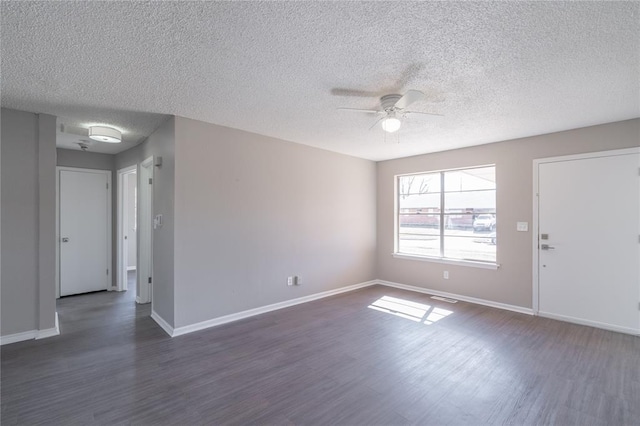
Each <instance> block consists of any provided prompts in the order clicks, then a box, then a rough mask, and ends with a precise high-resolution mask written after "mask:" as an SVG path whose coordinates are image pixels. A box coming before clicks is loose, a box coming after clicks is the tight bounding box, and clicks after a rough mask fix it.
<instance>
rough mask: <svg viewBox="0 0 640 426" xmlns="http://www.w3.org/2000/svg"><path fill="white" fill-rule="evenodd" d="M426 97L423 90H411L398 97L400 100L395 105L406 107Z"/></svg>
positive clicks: (401, 107)
mask: <svg viewBox="0 0 640 426" xmlns="http://www.w3.org/2000/svg"><path fill="white" fill-rule="evenodd" d="M425 98H426V96H425V94H424V93H422V92H421V91H419V90H409V91H408V92H407V93H405V94H404V96H403V97H401V98H400V99H398V102H396V104H395V105H394V106H395V107H396V108H399V109H405V108H406V107H408V106H409V105H411V104H412V103H414V102H417V101H421V100H423V99H425Z"/></svg>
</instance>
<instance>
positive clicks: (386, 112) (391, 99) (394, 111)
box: [338, 90, 442, 133]
mask: <svg viewBox="0 0 640 426" xmlns="http://www.w3.org/2000/svg"><path fill="white" fill-rule="evenodd" d="M426 98H427V97H426V95H425V94H424V93H422V92H421V91H419V90H409V91H408V92H407V93H405V94H404V95H397V94H391V95H385V96H383V97H381V98H380V107H381V108H382V109H379V110H375V109H359V108H338V109H340V110H347V111H355V112H364V113H367V114H382V117H380V118H379V119H378V121H376V122H375V123H373V126H371V128H370V129H373V128H374V127H375V126H376V125H377V124H378V123H380V122H382V130H384V131H385V132H388V133H393V132H395V131H397V130H398V129H400V126H401V125H402V121H401V120H402V119H403V118H405V117H406V116H407V114H423V115H431V116H436V117H442V114H432V113H428V112H420V111H409V110H407V107H408V106H409V105H411V104H412V103H414V102H418V101H422V100H425V99H426Z"/></svg>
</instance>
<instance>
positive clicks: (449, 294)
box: [377, 280, 533, 315]
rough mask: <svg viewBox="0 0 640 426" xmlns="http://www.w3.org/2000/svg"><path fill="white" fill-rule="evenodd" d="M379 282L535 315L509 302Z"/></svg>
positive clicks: (384, 282)
mask: <svg viewBox="0 0 640 426" xmlns="http://www.w3.org/2000/svg"><path fill="white" fill-rule="evenodd" d="M377 284H380V285H385V286H387V287H395V288H399V289H402V290H409V291H415V292H418V293H426V294H430V295H432V296H442V297H448V298H450V299H456V300H461V301H463V302H468V303H475V304H476V305H483V306H489V307H491V308H498V309H504V310H506V311H512V312H518V313H520V314H526V315H533V309H530V308H524V307H522V306H516V305H509V304H507V303H500V302H494V301H492V300H486V299H478V298H475V297H469V296H463V295H461V294H455V293H449V292H446V291H440V290H433V289H430V288H423V287H416V286H413V285H407V284H400V283H394V282H391V281H384V280H377Z"/></svg>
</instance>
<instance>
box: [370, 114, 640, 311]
mask: <svg viewBox="0 0 640 426" xmlns="http://www.w3.org/2000/svg"><path fill="white" fill-rule="evenodd" d="M637 146H640V119H634V120H629V121H623V122H618V123H611V124H604V125H600V126H594V127H587V128H582V129H576V130H570V131H566V132H559V133H553V134H548V135H542V136H535V137H530V138H524V139H517V140H510V141H505V142H500V143H494V144H490V145H481V146H476V147H470V148H464V149H458V150H453V151H446V152H439V153H434V154H428V155H421V156H416V157H410V158H403V159H398V160H390V161H383V162H380V163H378V183H377V196H378V207H377V213H378V230H377V235H378V277H379V278H380V279H383V280H387V281H394V282H398V283H402V284H409V285H413V286H418V287H425V288H430V289H435V290H440V291H446V292H451V293H456V294H461V295H465V296H471V297H477V298H481V299H487V300H491V301H496V302H501V303H508V304H512V305H517V306H522V307H526V308H531V307H532V256H533V253H532V235H531V229H532V220H533V160H534V159H537V158H544V157H555V156H561V155H570V154H578V153H585V152H597V151H605V150H612V149H619V148H630V147H637ZM492 163H494V164H496V179H497V201H496V202H497V214H498V218H499V226H498V246H497V260H498V263H499V264H500V265H501V266H500V268H499V269H498V270H496V271H494V270H485V269H477V268H472V267H465V266H456V265H444V264H438V263H432V262H424V261H417V260H404V259H396V258H393V257H392V256H391V253H392V252H393V238H394V228H393V227H394V175H397V174H404V173H414V172H423V171H430V170H442V169H450V168H459V167H469V166H476V165H481V164H492ZM518 221H525V222H529V232H517V231H516V222H518ZM444 270H448V271H449V275H450V278H449V279H448V280H444V279H443V271H444Z"/></svg>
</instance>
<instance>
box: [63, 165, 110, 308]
mask: <svg viewBox="0 0 640 426" xmlns="http://www.w3.org/2000/svg"><path fill="white" fill-rule="evenodd" d="M64 170H67V171H72V172H85V173H98V174H105V175H106V176H107V182H108V187H107V235H108V236H109V238H107V265H108V267H109V272H111V267H112V264H111V247H112V244H111V240H112V233H111V216H112V215H113V212H112V210H111V186H112V180H111V170H99V169H83V168H80V167H65V166H56V282H55V286H56V299H58V298H60V242H61V241H60V172H61V171H64ZM107 290H109V291H111V290H114V287H113V278H112V274H109V283H108V285H107Z"/></svg>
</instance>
